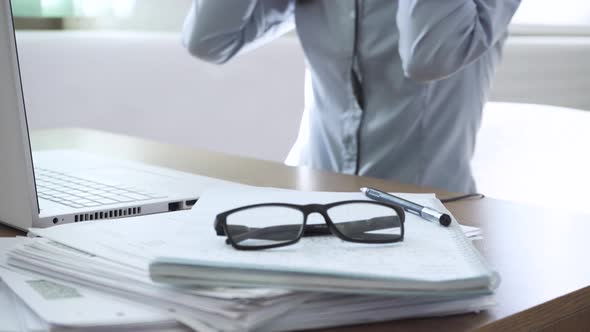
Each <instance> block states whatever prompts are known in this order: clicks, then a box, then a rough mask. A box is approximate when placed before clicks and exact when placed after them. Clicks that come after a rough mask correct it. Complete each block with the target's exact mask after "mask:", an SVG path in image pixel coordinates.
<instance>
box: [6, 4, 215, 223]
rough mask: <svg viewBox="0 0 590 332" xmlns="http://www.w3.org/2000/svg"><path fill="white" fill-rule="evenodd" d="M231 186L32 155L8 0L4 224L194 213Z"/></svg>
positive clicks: (87, 159) (72, 156) (67, 156)
mask: <svg viewBox="0 0 590 332" xmlns="http://www.w3.org/2000/svg"><path fill="white" fill-rule="evenodd" d="M223 182H225V181H222V180H217V179H213V178H207V177H202V176H196V175H193V174H189V173H183V172H179V171H174V170H170V169H166V168H161V167H155V166H150V165H146V164H142V163H138V162H131V161H123V160H114V159H108V158H104V157H99V156H95V155H91V154H88V153H83V152H80V151H73V150H61V151H58V150H49V151H40V152H35V153H32V152H31V147H30V140H29V129H28V124H27V118H26V111H25V103H24V97H23V90H22V84H21V77H20V68H19V62H18V52H17V45H16V38H15V32H14V23H13V17H12V9H11V3H10V1H0V223H3V224H7V225H9V226H12V227H15V228H18V229H22V230H26V229H28V228H30V227H48V226H53V225H60V224H64V223H71V222H83V221H87V220H101V219H113V218H122V217H130V216H139V215H145V214H152V213H161V212H169V211H177V210H182V209H190V208H191V207H192V205H193V204H195V202H196V200H197V198H198V195H199V194H200V193H201V192H202V190H203V189H204V188H205V187H208V186H211V185H214V184H220V183H223Z"/></svg>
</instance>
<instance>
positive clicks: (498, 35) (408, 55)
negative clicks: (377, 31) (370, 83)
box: [397, 0, 520, 81]
mask: <svg viewBox="0 0 590 332" xmlns="http://www.w3.org/2000/svg"><path fill="white" fill-rule="evenodd" d="M519 5H520V0H444V1H441V0H399V7H398V12H397V25H398V30H399V33H400V40H399V52H400V56H401V58H402V63H403V67H404V72H405V75H406V76H407V77H409V78H411V79H414V80H417V81H431V80H436V79H441V78H444V77H447V76H449V75H451V74H453V73H455V72H457V71H459V70H461V68H463V67H464V66H466V65H468V64H469V63H471V62H473V61H475V60H477V59H478V58H479V57H480V56H481V55H482V54H484V53H485V52H486V51H487V50H489V49H490V48H492V47H494V45H496V43H498V42H500V41H501V40H502V39H503V37H504V36H505V35H506V33H507V30H508V24H509V23H510V20H511V19H512V16H513V15H514V13H515V12H516V9H517V8H518V6H519Z"/></svg>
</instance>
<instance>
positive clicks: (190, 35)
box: [183, 0, 294, 64]
mask: <svg viewBox="0 0 590 332" xmlns="http://www.w3.org/2000/svg"><path fill="white" fill-rule="evenodd" d="M293 13H294V1H293V0H238V1H236V0H193V3H192V5H191V8H190V11H189V13H188V15H187V17H186V19H185V21H184V26H183V44H184V45H185V47H186V48H187V49H188V50H189V52H190V53H191V54H193V55H194V56H196V57H198V58H200V59H203V60H205V61H209V62H213V63H218V64H221V63H224V62H226V61H228V60H229V59H231V58H232V57H233V56H235V55H236V54H238V53H241V52H245V51H247V50H249V49H252V48H255V47H258V46H260V45H261V44H263V43H265V42H268V41H269V40H271V39H274V38H276V37H277V36H279V35H281V34H283V33H285V32H287V31H288V30H291V29H292V28H293V27H294V14H293Z"/></svg>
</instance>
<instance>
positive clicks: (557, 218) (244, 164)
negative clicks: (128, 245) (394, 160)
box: [0, 129, 590, 332]
mask: <svg viewBox="0 0 590 332" xmlns="http://www.w3.org/2000/svg"><path fill="white" fill-rule="evenodd" d="M31 140H32V144H33V149H34V150H43V149H56V148H61V149H63V148H73V149H79V150H83V151H87V152H93V153H97V154H103V155H108V156H111V157H117V158H123V159H131V160H139V161H143V162H146V163H151V164H156V165H159V166H165V167H170V168H175V169H178V170H182V171H187V172H192V173H196V174H202V175H207V176H212V177H217V178H222V179H227V180H231V181H237V182H242V183H246V184H252V185H260V186H274V187H283V188H295V189H301V190H328V191H357V190H358V189H359V188H360V187H363V186H375V187H379V188H383V189H385V190H388V191H406V192H432V191H433V190H432V189H428V188H421V187H416V186H411V185H402V184H398V183H395V182H390V181H384V180H378V179H373V178H365V177H356V176H347V175H340V174H333V173H328V172H319V171H314V170H310V169H306V168H294V167H288V166H284V165H282V164H279V163H274V162H267V161H261V160H254V159H248V158H242V157H235V156H228V155H224V154H219V153H215V152H208V151H200V150H199V151H197V150H192V149H188V148H183V147H178V146H170V145H166V144H161V143H156V142H151V141H147V140H142V139H138V138H134V137H128V136H121V135H114V134H109V133H105V132H98V131H92V130H84V129H61V130H47V131H38V132H33V133H32V137H31ZM435 192H436V193H437V195H439V197H445V196H446V195H451V193H448V192H443V191H435ZM447 207H448V208H449V210H450V211H451V212H452V213H453V214H454V215H455V217H456V218H457V219H458V220H460V221H461V223H463V224H466V225H472V226H477V227H481V228H482V229H483V232H484V239H483V240H479V241H476V242H475V244H476V246H477V248H478V249H479V250H480V251H481V252H482V253H483V255H484V256H485V257H486V258H487V259H488V261H489V262H490V263H491V264H492V265H493V266H494V268H495V269H496V270H497V271H498V272H499V273H500V275H501V277H502V283H501V284H500V287H499V288H498V290H497V292H496V299H497V302H498V305H497V306H496V307H494V308H493V309H491V310H487V311H485V312H482V313H480V314H465V315H456V316H451V317H443V318H425V319H407V320H401V321H394V322H388V323H380V324H371V325H370V326H368V325H364V326H363V325H361V326H351V327H346V328H337V329H328V330H324V331H347V332H352V331H364V330H366V329H368V328H369V327H370V329H371V330H372V331H432V330H436V331H466V330H479V331H496V330H510V331H517V330H527V331H530V330H543V331H567V330H569V331H580V330H589V329H590V264H589V262H590V241H589V240H588V237H589V234H590V216H586V215H582V214H575V213H568V212H567V211H557V210H550V209H539V208H535V207H532V206H526V205H522V204H516V203H511V202H507V201H501V200H496V199H489V198H485V199H481V200H466V201H461V202H455V203H450V204H448V205H447ZM18 234H21V233H19V232H18V231H15V230H12V229H10V228H8V227H4V226H0V236H15V235H18Z"/></svg>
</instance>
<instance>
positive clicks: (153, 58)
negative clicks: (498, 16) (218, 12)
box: [12, 0, 590, 207]
mask: <svg viewBox="0 0 590 332" xmlns="http://www.w3.org/2000/svg"><path fill="white" fill-rule="evenodd" d="M12 3H13V9H14V12H15V16H16V17H15V25H16V27H17V29H18V32H17V40H18V44H19V51H20V57H21V70H22V75H23V85H24V93H25V98H26V105H27V111H28V118H29V124H30V126H31V127H32V128H33V129H40V128H53V127H86V128H95V129H100V130H107V131H111V132H117V133H124V134H129V135H135V136H140V137H145V138H150V139H155V140H159V141H163V142H169V143H173V144H179V145H185V146H190V147H196V148H205V149H209V150H215V151H221V152H226V153H231V154H237V155H242V156H248V157H253V158H258V159H266V160H273V161H279V162H282V161H283V160H284V158H285V157H286V155H287V153H288V151H289V148H290V147H291V144H292V143H293V142H294V140H295V138H296V135H297V130H298V127H299V120H300V116H301V112H302V109H303V73H304V64H303V54H302V53H301V50H300V48H299V44H298V40H297V37H296V36H295V35H294V34H293V33H291V34H288V35H286V36H284V37H282V38H279V39H278V40H276V41H275V42H273V43H271V44H269V45H266V46H264V47H262V48H260V49H257V50H255V51H252V52H250V53H248V54H245V55H243V56H241V57H238V58H236V59H234V60H232V61H230V63H229V64H227V65H224V66H216V65H210V64H206V63H203V62H200V61H199V60H196V59H193V58H191V57H190V55H189V54H188V53H187V52H186V51H185V50H184V48H183V47H182V45H181V37H180V31H181V27H182V22H183V19H184V16H185V15H186V13H187V11H188V9H189V6H190V3H191V0H170V1H161V0H13V1H12ZM589 59H590V2H588V1H587V0H562V1H559V2H557V1H551V0H528V1H527V0H525V1H523V3H522V6H521V8H520V9H519V11H518V13H517V14H516V16H515V18H514V20H513V24H512V25H511V27H510V37H509V40H508V42H507V45H506V50H505V57H504V62H503V64H502V65H501V67H500V68H499V70H498V73H497V76H496V79H495V81H494V85H493V92H492V95H491V96H490V100H491V102H490V103H489V104H488V106H487V107H486V109H485V111H484V120H483V123H482V127H481V130H480V134H479V136H478V146H477V148H476V151H475V157H474V160H473V169H474V174H475V176H476V181H477V183H478V189H479V191H480V192H482V193H484V194H486V195H488V196H492V197H497V198H505V199H510V200H516V201H520V202H525V203H530V204H540V205H546V204H550V203H552V204H555V203H556V202H555V201H554V199H555V198H554V197H551V200H553V201H552V202H550V201H549V199H548V193H552V192H560V193H566V194H567V195H560V197H561V198H560V199H563V201H564V203H568V202H569V203H570V206H571V205H579V206H580V207H583V206H584V203H586V202H587V197H588V194H586V189H587V188H590V174H589V170H590V160H589V159H588V157H587V153H584V151H586V150H587V149H588V145H589V143H590V112H587V110H590V97H589V95H590V60H589ZM572 202H574V203H578V204H571V203H572ZM557 203H559V202H557Z"/></svg>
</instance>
